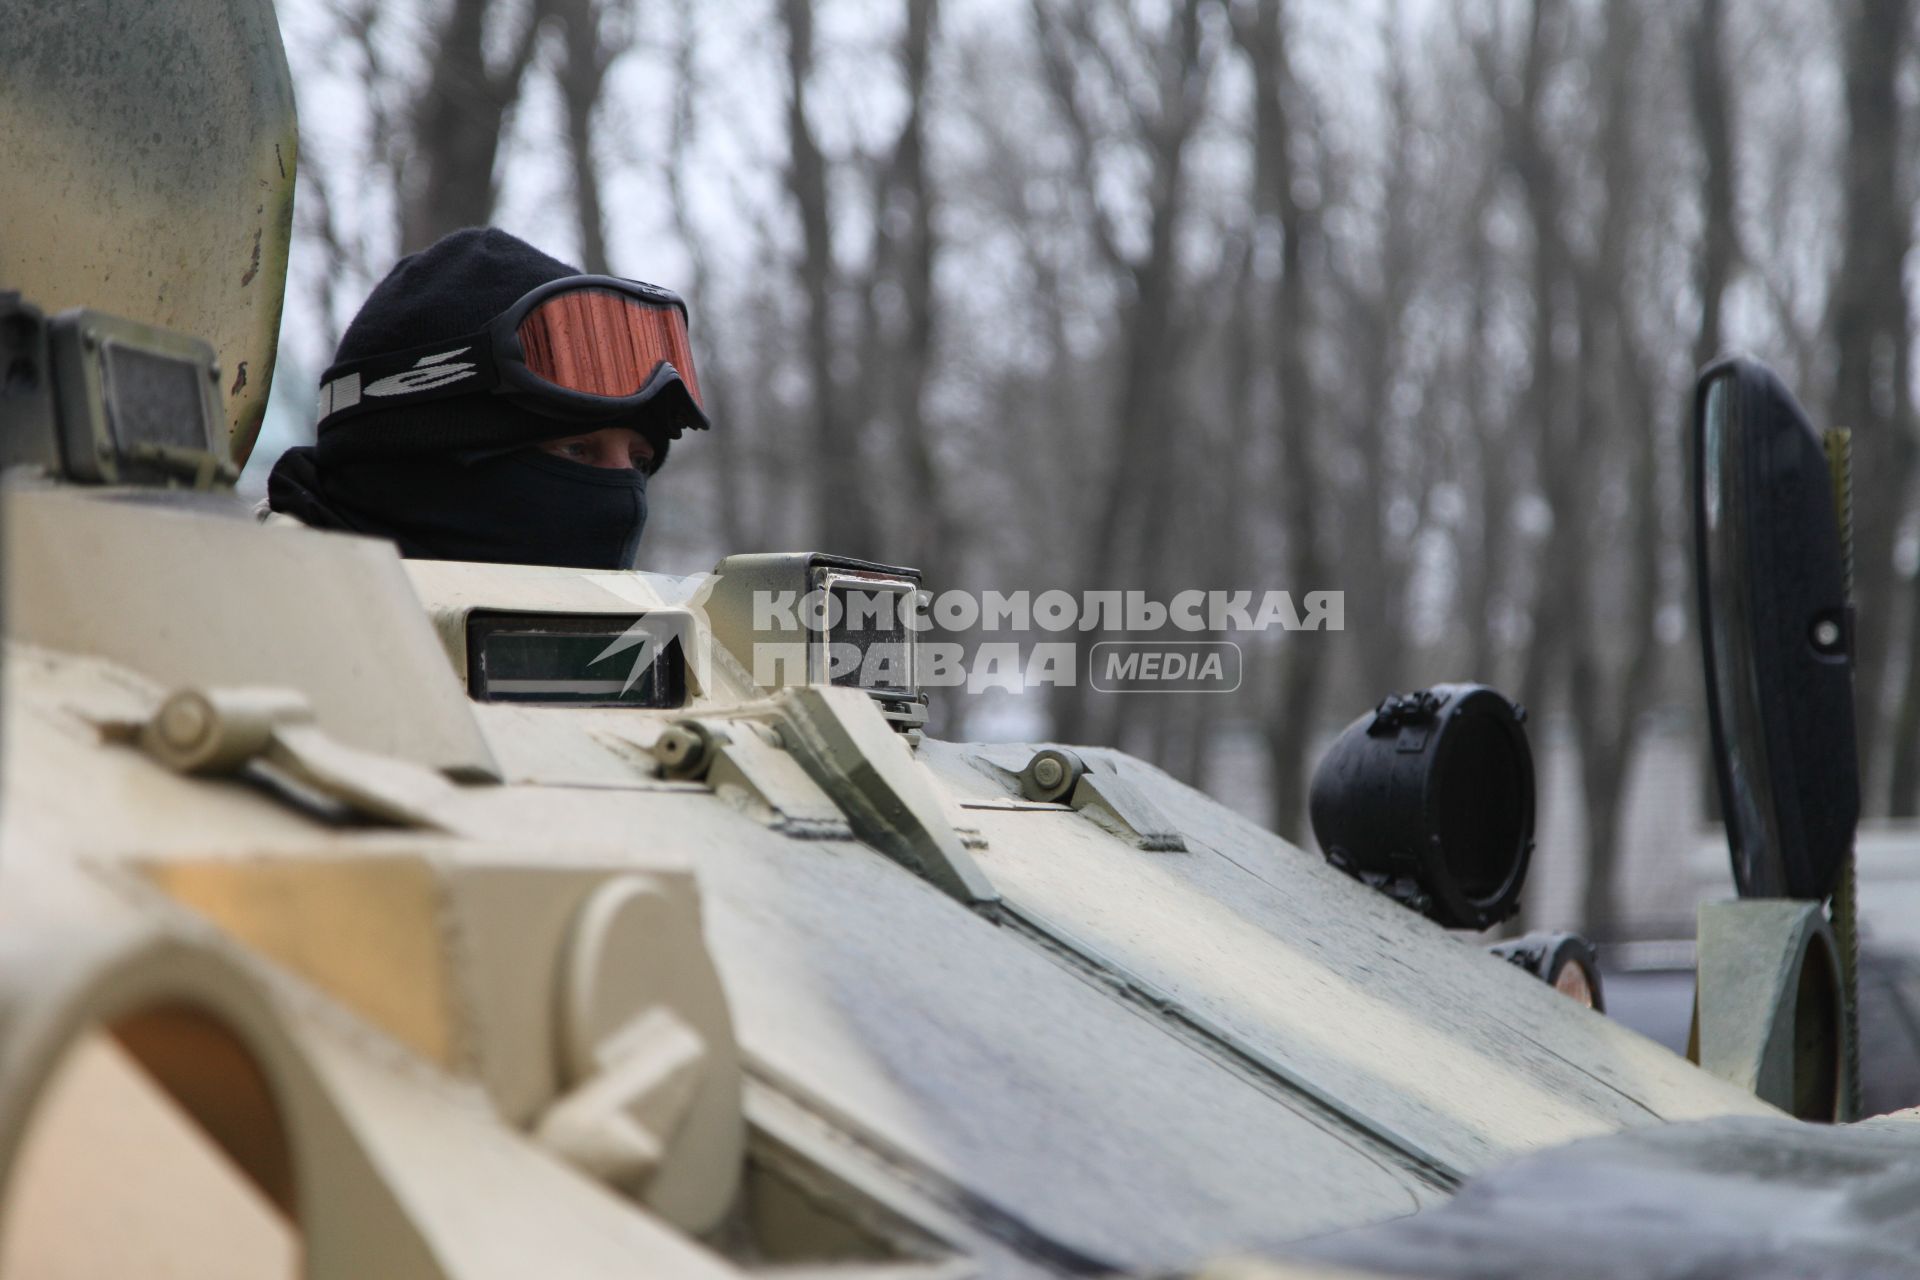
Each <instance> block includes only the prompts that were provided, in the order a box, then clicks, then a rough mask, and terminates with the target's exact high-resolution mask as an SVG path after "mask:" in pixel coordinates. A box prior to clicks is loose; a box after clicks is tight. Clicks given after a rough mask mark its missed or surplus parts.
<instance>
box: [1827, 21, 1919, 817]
mask: <svg viewBox="0 0 1920 1280" xmlns="http://www.w3.org/2000/svg"><path fill="white" fill-rule="evenodd" d="M1847 12H1848V21H1847V27H1846V32H1847V34H1846V85H1847V128H1848V132H1847V149H1846V160H1845V170H1844V182H1845V190H1846V212H1845V219H1846V223H1845V228H1844V234H1843V236H1842V240H1841V244H1842V253H1841V259H1840V270H1839V275H1838V277H1837V278H1836V279H1835V281H1834V285H1833V293H1832V297H1831V301H1830V312H1829V316H1830V318H1829V322H1828V324H1829V332H1830V334H1831V338H1832V344H1833V350H1834V354H1835V364H1834V382H1833V393H1832V396H1831V399H1830V400H1829V407H1830V412H1831V413H1832V415H1833V418H1832V420H1833V424H1834V425H1837V426H1843V427H1848V428H1851V429H1852V431H1853V433H1854V437H1853V441H1854V443H1853V458H1854V474H1855V477H1856V479H1855V485H1854V520H1855V529H1854V548H1855V552H1854V554H1855V565H1856V573H1857V579H1856V581H1857V586H1858V595H1859V598H1860V600H1861V601H1862V602H1863V603H1864V604H1865V605H1866V607H1865V608H1863V609H1862V610H1861V611H1860V616H1859V628H1858V647H1857V650H1856V660H1857V665H1856V668H1855V670H1856V680H1857V682H1858V687H1859V690H1860V693H1861V697H1860V698H1859V701H1858V706H1859V709H1860V713H1861V714H1860V729H1861V748H1862V751H1861V755H1862V769H1861V772H1862V775H1863V777H1866V778H1871V777H1873V776H1874V775H1873V770H1872V768H1871V766H1872V763H1873V762H1874V760H1875V758H1876V757H1877V756H1878V750H1877V747H1878V744H1879V742H1880V741H1881V740H1882V733H1883V729H1884V727H1885V726H1884V723H1883V721H1882V720H1881V717H1880V715H1879V709H1880V708H1881V707H1882V706H1883V705H1885V704H1886V703H1885V701H1883V699H1887V695H1888V694H1892V693H1893V692H1894V690H1893V676H1894V674H1895V672H1894V670H1893V667H1894V664H1893V663H1892V662H1891V661H1890V642H1891V638H1892V635H1893V630H1892V627H1891V626H1890V620H1891V618H1892V617H1893V616H1894V615H1895V613H1896V599H1897V596H1898V592H1897V588H1898V587H1899V585H1900V579H1899V577H1898V575H1897V574H1896V573H1895V571H1894V563H1893V555H1894V533H1895V527H1896V525H1897V522H1898V518H1899V512H1900V507H1901V500H1902V498H1903V497H1904V495H1905V493H1906V491H1907V485H1908V482H1909V478H1910V476H1911V474H1912V470H1913V461H1914V458H1913V454H1914V449H1913V441H1912V415H1911V411H1910V407H1909V403H1908V390H1907V388H1908V379H1909V368H1910V361H1909V348H1910V346H1911V343H1912V325H1911V320H1910V316H1909V311H1908V303H1907V295H1906V282H1905V274H1904V272H1905V265H1906V259H1907V250H1908V248H1909V247H1910V246H1911V244H1912V239H1913V237H1912V231H1911V220H1910V217H1909V213H1908V209H1907V205H1906V202H1905V200H1904V198H1903V197H1904V196H1905V194H1906V182H1905V176H1904V175H1905V159H1904V156H1905V150H1906V140H1905V139H1904V138H1903V136H1902V131H1901V127H1900V121H1901V113H1900V103H1899V88H1898V81H1899V77H1900V68H1901V66H1902V64H1903V61H1904V51H1905V50H1906V49H1907V48H1908V47H1909V43H1910V41H1909V32H1910V29H1911V26H1912V13H1911V8H1910V5H1909V3H1908V0H1854V2H1853V3H1852V4H1850V5H1849V6H1848V10H1847ZM1907 665H1908V666H1909V667H1911V666H1912V664H1911V663H1908V664H1907ZM1913 683H1914V682H1913V681H1911V680H1910V681H1909V682H1908V684H1909V686H1910V687H1911V686H1912V685H1913ZM1895 696H1897V697H1898V699H1899V701H1900V702H1901V703H1903V704H1905V703H1908V702H1913V701H1914V700H1915V699H1920V689H1914V690H1912V691H1911V692H1900V693H1898V694H1897V695H1895ZM1887 700H1891V699H1887ZM1916 710H1920V706H1916ZM1905 715H1906V710H1905V707H1904V706H1903V707H1902V712H1901V717H1902V718H1904V716H1905ZM1912 736H1913V735H1912V734H1909V735H1908V738H1909V740H1911V738H1912ZM1916 763H1920V758H1917V757H1916V756H1915V753H1914V751H1913V750H1912V748H1911V747H1909V748H1908V749H1907V750H1906V751H1904V752H1903V753H1902V758H1901V772H1902V773H1903V774H1904V775H1905V776H1901V777H1897V778H1896V779H1895V781H1894V784H1893V792H1894V794H1896V795H1897V796H1898V798H1899V799H1900V801H1901V802H1902V803H1901V807H1902V808H1903V809H1906V810H1908V811H1911V809H1912V807H1913V799H1914V795H1915V789H1916V786H1917V785H1920V774H1917V773H1916V770H1915V765H1916Z"/></svg>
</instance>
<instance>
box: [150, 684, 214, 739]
mask: <svg viewBox="0 0 1920 1280" xmlns="http://www.w3.org/2000/svg"><path fill="white" fill-rule="evenodd" d="M212 728H213V715H212V713H211V712H210V711H209V709H208V707H207V704H206V703H205V702H204V701H202V700H201V699H199V698H196V697H192V696H191V695H188V696H184V697H178V698H170V699H168V701H167V705H166V706H164V707H162V708H160V724H159V729H160V737H161V738H162V740H164V741H165V742H166V744H167V745H168V746H170V747H176V748H179V749H181V750H185V749H186V748H188V747H191V746H193V745H195V744H196V743H198V742H199V741H200V740H201V739H203V738H205V737H206V736H207V733H208V732H209V731H210V730H211V729H212Z"/></svg>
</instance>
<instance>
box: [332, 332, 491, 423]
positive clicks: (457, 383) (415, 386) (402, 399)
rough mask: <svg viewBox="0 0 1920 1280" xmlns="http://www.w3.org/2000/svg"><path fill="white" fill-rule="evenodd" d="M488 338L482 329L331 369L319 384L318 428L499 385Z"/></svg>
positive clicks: (489, 337) (489, 335)
mask: <svg viewBox="0 0 1920 1280" xmlns="http://www.w3.org/2000/svg"><path fill="white" fill-rule="evenodd" d="M493 343H494V340H493V335H492V334H491V333H490V332H487V331H485V330H482V331H481V332H479V333H475V334H470V335H468V336H467V337H464V338H449V339H446V340H444V341H441V342H433V343H429V344H427V345H426V346H421V347H413V348H410V349H408V350H406V351H399V352H395V353H393V354H392V355H378V356H369V357H367V358H366V359H364V360H352V361H348V362H346V363H344V364H336V365H334V366H333V367H332V368H330V369H328V370H327V372H326V374H325V376H324V377H323V378H322V379H321V381H320V414H319V423H320V425H323V426H324V425H326V424H327V423H330V422H342V421H345V420H347V419H349V418H354V417H358V416H359V415H360V414H362V413H365V412H367V411H369V410H372V409H385V408H388V407H390V406H393V405H402V404H417V403H419V402H421V401H423V400H439V399H442V398H444V397H446V396H462V395H470V394H472V393H474V392H477V391H491V390H493V389H494V388H495V387H497V386H499V385H500V368H499V364H498V362H497V361H496V360H495V358H494V351H493Z"/></svg>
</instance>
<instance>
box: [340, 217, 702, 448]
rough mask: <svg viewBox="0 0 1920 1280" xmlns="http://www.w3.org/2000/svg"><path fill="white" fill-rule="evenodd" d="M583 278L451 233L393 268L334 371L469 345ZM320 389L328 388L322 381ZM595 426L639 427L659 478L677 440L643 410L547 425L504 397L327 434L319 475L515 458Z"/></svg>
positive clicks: (432, 403)
mask: <svg viewBox="0 0 1920 1280" xmlns="http://www.w3.org/2000/svg"><path fill="white" fill-rule="evenodd" d="M579 274H581V272H580V269H579V268H578V267H571V266H568V265H567V264H566V263H564V262H561V261H560V260H559V259H558V258H552V257H548V256H547V255H546V254H544V253H542V252H540V251H539V250H538V249H536V248H534V247H533V246H532V245H530V244H528V243H527V242H526V241H524V240H522V239H520V238H519V237H518V236H513V235H509V234H507V233H506V232H505V231H502V230H500V229H499V228H497V227H468V228H466V229H465V230H462V231H454V232H451V233H449V234H447V235H445V236H442V237H441V238H440V239H439V240H437V241H435V242H434V244H433V245H432V246H431V247H429V248H426V249H422V250H421V251H420V252H418V253H411V254H408V255H407V256H406V257H404V258H402V259H400V261H399V262H398V263H396V264H395V265H394V268H393V270H392V271H389V272H388V273H387V278H386V279H384V280H382V281H381V282H380V283H379V284H378V285H377V286H375V288H374V290H373V292H372V293H370V294H368V295H367V300H366V302H365V303H363V304H362V305H361V307H360V312H359V314H358V315H356V316H354V318H353V323H352V324H350V325H348V326H347V331H346V333H345V335H343V336H342V337H341V339H340V347H339V349H338V350H337V351H335V352H334V353H333V362H334V364H336V365H341V364H346V363H348V362H349V361H355V360H363V359H366V358H367V357H369V356H377V355H385V354H388V353H391V352H396V351H405V350H407V349H408V348H411V347H417V346H422V345H425V344H427V343H431V342H441V341H445V340H447V339H452V338H463V337H466V336H467V335H468V334H472V333H477V332H479V331H480V330H481V329H484V328H485V327H486V326H487V324H488V322H489V321H491V320H492V319H493V318H494V317H495V316H497V315H499V314H500V313H501V312H502V311H505V310H506V309H507V308H508V307H510V306H512V305H513V304H514V303H516V302H518V301H519V300H520V299H521V298H522V297H524V296H525V295H526V294H527V293H529V292H531V291H532V290H533V289H534V288H536V287H537V286H539V285H543V284H545V283H547V281H549V280H558V279H561V278H563V277H565V276H577V275H579ZM321 381H322V383H324V382H325V381H326V378H325V377H323V378H322V379H321ZM596 426H632V427H634V428H635V429H637V430H639V431H640V432H641V433H642V434H644V435H645V436H646V437H647V439H648V440H649V441H650V442H651V443H652V445H653V447H654V464H653V467H652V470H654V471H658V470H659V469H660V465H661V464H662V463H664V462H665V461H666V457H667V442H668V439H669V436H670V435H678V434H679V433H678V432H677V431H673V432H669V431H668V430H666V429H665V427H664V423H662V422H661V421H659V420H657V419H654V417H653V415H649V414H647V413H646V411H645V410H642V412H641V415H640V418H639V420H637V421H634V422H630V423H606V422H603V423H598V424H594V425H593V426H583V425H582V424H581V423H579V422H578V421H572V420H568V419H563V418H558V417H548V416H546V415H544V414H541V413H539V412H537V411H535V410H533V409H529V408H527V407H525V406H523V405H519V404H515V403H513V402H512V401H510V400H508V399H506V398H505V397H502V396H496V395H489V394H486V393H476V394H474V395H468V396H449V397H447V398H445V399H441V400H427V401H420V402H416V403H413V404H405V405H395V406H393V407H391V408H381V409H374V410H369V411H365V412H361V413H359V414H357V415H355V416H353V417H350V418H347V419H346V420H344V421H341V422H337V423H333V424H331V425H329V424H325V423H323V424H321V427H320V432H319V440H318V442H317V447H316V454H317V460H318V462H319V463H320V465H321V466H322V467H325V466H326V465H328V464H330V463H333V462H344V461H349V460H352V459H356V458H369V457H398V456H411V455H419V454H429V453H443V452H452V451H456V450H459V451H465V450H488V449H499V448H510V447H513V446H516V445H525V444H538V443H539V442H541V441H543V440H558V439H563V438H565V437H567V436H573V435H580V434H582V433H583V432H586V431H591V430H594V429H595V427H596Z"/></svg>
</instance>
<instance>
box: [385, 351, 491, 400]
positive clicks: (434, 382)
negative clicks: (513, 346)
mask: <svg viewBox="0 0 1920 1280" xmlns="http://www.w3.org/2000/svg"><path fill="white" fill-rule="evenodd" d="M472 349H473V348H471V347H456V348H455V349H454V350H452V351H443V352H441V353H440V354H439V355H436V356H421V357H420V358H419V359H418V360H416V361H414V362H413V368H411V369H405V370H402V371H401V372H399V373H396V374H391V375H389V376H387V377H385V378H381V379H380V380H379V381H378V382H369V383H368V384H367V385H366V387H365V389H364V390H363V392H362V394H363V395H369V396H404V395H411V394H412V393H414V392H416V391H433V390H435V389H437V388H440V387H444V386H448V385H450V384H452V383H455V382H460V381H462V380H464V379H467V378H471V377H473V375H474V371H475V370H477V369H478V368H479V367H480V366H479V365H477V364H474V363H472V362H471V361H465V360H463V361H461V362H460V363H459V364H448V363H446V362H447V361H449V360H451V359H453V358H454V357H455V356H460V355H465V354H466V353H467V352H469V351H471V350H472Z"/></svg>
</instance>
